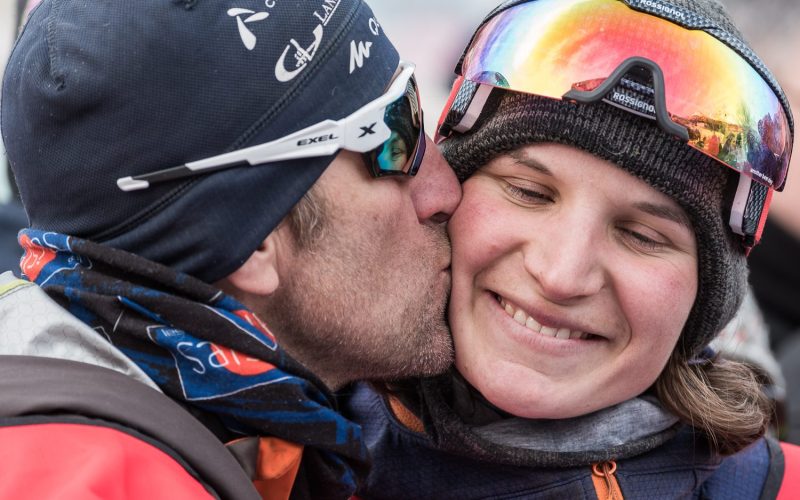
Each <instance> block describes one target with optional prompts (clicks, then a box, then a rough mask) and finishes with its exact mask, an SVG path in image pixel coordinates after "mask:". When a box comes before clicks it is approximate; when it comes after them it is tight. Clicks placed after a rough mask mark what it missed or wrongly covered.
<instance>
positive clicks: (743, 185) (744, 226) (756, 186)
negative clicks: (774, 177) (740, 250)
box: [729, 174, 773, 253]
mask: <svg viewBox="0 0 800 500" xmlns="http://www.w3.org/2000/svg"><path fill="white" fill-rule="evenodd" d="M772 194H773V190H772V189H770V188H768V187H766V186H764V185H763V184H760V183H758V182H753V179H752V178H751V177H750V176H748V175H741V174H740V175H739V185H738V186H737V188H736V195H735V196H734V199H733V205H732V206H731V217H730V222H729V223H730V226H731V229H732V230H733V232H734V233H736V234H738V235H740V236H742V238H743V243H744V247H745V250H746V252H747V253H749V252H750V250H751V249H752V248H753V247H754V246H756V245H757V244H758V242H759V241H760V240H761V234H762V233H763V231H764V224H765V223H766V221H767V213H768V212H769V205H770V203H771V201H772Z"/></svg>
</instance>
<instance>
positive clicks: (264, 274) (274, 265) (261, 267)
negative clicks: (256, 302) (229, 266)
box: [225, 231, 280, 296]
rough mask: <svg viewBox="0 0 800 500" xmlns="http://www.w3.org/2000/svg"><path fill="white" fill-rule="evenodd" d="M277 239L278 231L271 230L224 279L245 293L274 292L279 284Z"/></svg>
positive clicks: (262, 293)
mask: <svg viewBox="0 0 800 500" xmlns="http://www.w3.org/2000/svg"><path fill="white" fill-rule="evenodd" d="M277 240H278V231H272V232H271V233H270V234H269V236H267V238H266V239H265V240H264V241H262V242H261V245H259V247H258V248H257V249H256V251H255V252H253V254H252V255H250V257H249V258H248V259H247V260H246V261H245V263H244V264H242V266H241V267H239V269H237V270H236V271H234V272H233V273H231V274H230V275H229V276H228V277H227V278H225V281H226V282H227V283H228V284H229V285H232V286H233V287H235V288H237V289H238V290H239V291H240V292H243V293H244V294H246V295H257V296H267V295H271V294H272V293H273V292H275V290H276V289H277V288H278V285H279V284H280V278H279V274H278V251H277V250H278V241H277ZM234 295H236V294H234Z"/></svg>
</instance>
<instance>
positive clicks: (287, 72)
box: [275, 24, 324, 82]
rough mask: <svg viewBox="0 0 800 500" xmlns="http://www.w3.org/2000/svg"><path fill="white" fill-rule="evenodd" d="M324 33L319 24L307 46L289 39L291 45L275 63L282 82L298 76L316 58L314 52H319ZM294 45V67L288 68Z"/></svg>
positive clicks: (278, 76) (277, 74)
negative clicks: (287, 60)
mask: <svg viewBox="0 0 800 500" xmlns="http://www.w3.org/2000/svg"><path fill="white" fill-rule="evenodd" d="M323 33H324V31H323V28H322V25H321V24H318V25H317V27H316V28H314V41H313V42H312V43H311V45H309V46H308V47H306V48H303V47H301V46H300V44H299V43H298V42H297V40H295V39H294V38H292V39H291V40H289V45H287V46H286V48H285V49H284V50H283V54H281V57H280V58H279V59H278V62H277V64H275V78H277V79H278V81H280V82H288V81H290V80H292V79H293V78H294V77H296V76H297V75H298V74H299V73H300V72H301V71H303V70H304V69H306V66H308V63H310V62H311V60H312V59H314V54H316V53H317V49H318V48H319V44H320V42H322V34H323ZM292 47H294V50H295V52H294V61H295V64H294V68H291V69H287V68H286V56H287V55H288V54H289V51H290V50H291V49H292Z"/></svg>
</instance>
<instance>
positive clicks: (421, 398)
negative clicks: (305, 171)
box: [349, 0, 800, 499]
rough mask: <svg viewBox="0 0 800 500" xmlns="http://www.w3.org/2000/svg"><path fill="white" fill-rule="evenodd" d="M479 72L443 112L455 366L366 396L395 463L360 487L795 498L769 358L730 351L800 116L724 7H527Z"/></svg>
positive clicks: (363, 403) (477, 61) (502, 24)
mask: <svg viewBox="0 0 800 500" xmlns="http://www.w3.org/2000/svg"><path fill="white" fill-rule="evenodd" d="M690 27H695V28H702V29H691V30H690V29H688V28H690ZM723 42H724V43H723ZM457 71H458V73H459V75H460V76H459V79H458V80H457V81H456V83H455V85H454V89H453V93H452V95H451V101H450V105H449V106H448V109H447V110H446V111H445V114H444V115H443V119H442V122H441V123H440V133H441V135H442V136H443V137H444V138H445V140H444V141H443V142H442V147H443V150H444V152H445V155H446V157H447V159H448V160H449V161H450V163H451V165H452V166H453V168H454V169H455V170H456V172H457V173H458V175H459V176H460V178H461V179H462V181H463V189H464V196H463V200H462V202H461V205H460V206H459V208H458V209H457V211H456V213H455V214H454V215H453V217H452V219H451V221H450V225H449V231H450V235H451V239H452V244H453V261H452V262H453V263H452V274H453V289H452V297H451V302H450V313H449V314H450V323H451V327H452V332H453V338H454V342H455V349H456V363H455V370H454V371H453V372H452V373H451V374H448V375H447V376H443V377H439V378H437V379H432V380H423V381H419V382H416V383H412V384H411V385H410V386H408V387H392V388H391V389H392V390H391V391H390V392H388V393H387V394H378V393H376V392H372V391H370V390H368V389H366V388H364V387H362V388H360V389H359V390H358V391H357V392H356V393H355V394H354V395H353V397H352V398H351V399H350V401H349V406H350V408H351V410H352V411H353V412H354V413H356V415H357V417H358V418H357V419H358V420H359V421H360V422H361V423H362V425H363V427H364V432H365V434H366V438H367V441H368V443H369V444H370V447H371V451H372V454H373V462H374V465H373V472H372V473H371V475H370V478H369V481H368V483H367V484H366V485H365V487H364V488H363V489H362V492H361V496H362V497H363V498H459V499H460V498H593V497H594V496H595V494H596V495H597V497H598V498H622V497H623V496H624V497H625V498H642V497H647V498H684V497H686V498H698V497H702V498H730V497H731V496H733V495H734V494H735V495H738V496H737V498H759V497H761V495H765V497H770V496H774V495H775V493H776V492H777V491H778V490H779V489H780V491H781V494H786V492H787V491H788V489H787V488H788V487H789V486H790V485H789V483H788V481H789V480H790V479H791V478H792V477H797V474H795V473H792V472H791V471H792V470H795V469H796V467H797V465H796V462H795V461H796V460H800V457H798V454H797V451H796V449H795V448H790V447H786V448H785V450H787V451H782V450H781V446H780V445H779V444H778V443H777V442H775V441H773V440H768V439H765V438H764V437H763V436H764V433H765V429H766V426H767V423H768V420H769V412H770V408H769V405H768V403H767V401H766V399H765V396H764V395H763V394H762V393H761V391H760V388H759V384H758V381H757V380H756V377H755V376H754V375H753V372H752V371H751V370H750V369H749V368H748V367H747V366H745V365H740V364H737V363H734V362H731V361H725V360H722V359H718V358H717V357H716V356H715V355H714V353H713V352H712V351H711V350H710V349H709V348H708V347H707V346H708V344H709V342H710V341H711V340H712V339H713V338H714V336H715V335H716V333H717V332H718V331H719V330H721V329H722V328H723V326H724V325H725V324H726V323H727V322H728V320H730V318H731V317H732V316H733V315H734V313H735V311H736V310H737V308H738V306H739V304H740V303H741V299H742V296H743V295H744V291H745V284H746V277H747V267H746V263H745V256H746V254H747V253H748V252H749V251H750V249H751V248H752V247H753V246H754V245H755V244H756V243H757V241H758V239H759V238H760V235H761V229H762V227H763V223H764V219H765V216H766V212H767V209H768V206H769V200H770V198H771V196H772V192H773V191H774V190H775V189H781V188H782V187H783V183H784V181H785V178H786V170H787V169H788V163H789V157H790V153H791V146H790V145H791V136H792V127H793V125H792V121H791V120H792V119H791V113H790V110H789V108H788V105H787V104H786V99H785V97H784V96H783V93H782V91H781V89H780V87H779V86H778V85H777V83H775V81H774V79H773V78H772V77H771V76H770V74H769V72H768V71H767V70H766V69H765V68H764V67H763V65H762V64H760V62H759V60H758V58H757V57H756V56H755V55H754V54H753V53H752V52H751V51H750V50H749V49H748V48H747V46H746V45H745V44H744V43H743V42H741V37H740V36H739V35H738V31H737V30H736V28H735V27H734V26H733V25H732V24H731V22H730V20H729V19H728V18H727V17H726V15H725V14H724V13H723V11H722V10H721V9H720V7H719V5H718V4H716V3H711V2H709V1H707V0H674V2H673V3H666V2H662V1H660V0H645V1H637V0H626V1H624V2H623V1H618V0H538V1H516V2H506V3H505V4H503V5H502V6H501V7H498V8H497V9H496V10H495V11H494V12H493V13H492V14H490V15H489V17H488V18H487V19H486V20H485V21H484V23H483V24H482V25H481V27H480V28H479V30H478V31H477V32H476V34H475V36H474V37H473V39H472V41H471V42H470V44H469V46H468V47H467V50H466V51H465V54H464V56H463V57H462V60H461V61H460V62H459V65H458V68H457ZM784 455H785V456H784ZM784 460H785V461H786V464H787V465H786V467H788V471H787V473H786V474H785V475H784V474H783V469H782V467H783V461H784ZM743 472H746V473H743ZM784 479H785V480H784ZM782 481H784V482H783V485H782ZM781 488H782V489H781ZM797 491H800V490H797Z"/></svg>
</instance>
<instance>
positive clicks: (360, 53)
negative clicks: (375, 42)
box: [350, 40, 372, 75]
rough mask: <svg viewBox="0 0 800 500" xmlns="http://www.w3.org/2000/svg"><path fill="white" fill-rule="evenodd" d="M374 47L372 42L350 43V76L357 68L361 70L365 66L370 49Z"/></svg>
mask: <svg viewBox="0 0 800 500" xmlns="http://www.w3.org/2000/svg"><path fill="white" fill-rule="evenodd" d="M370 47H372V42H367V43H364V42H358V45H356V41H355V40H353V41H352V42H350V74H351V75H352V74H353V71H355V70H356V66H358V67H359V68H361V67H362V66H364V59H369V48H370Z"/></svg>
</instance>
